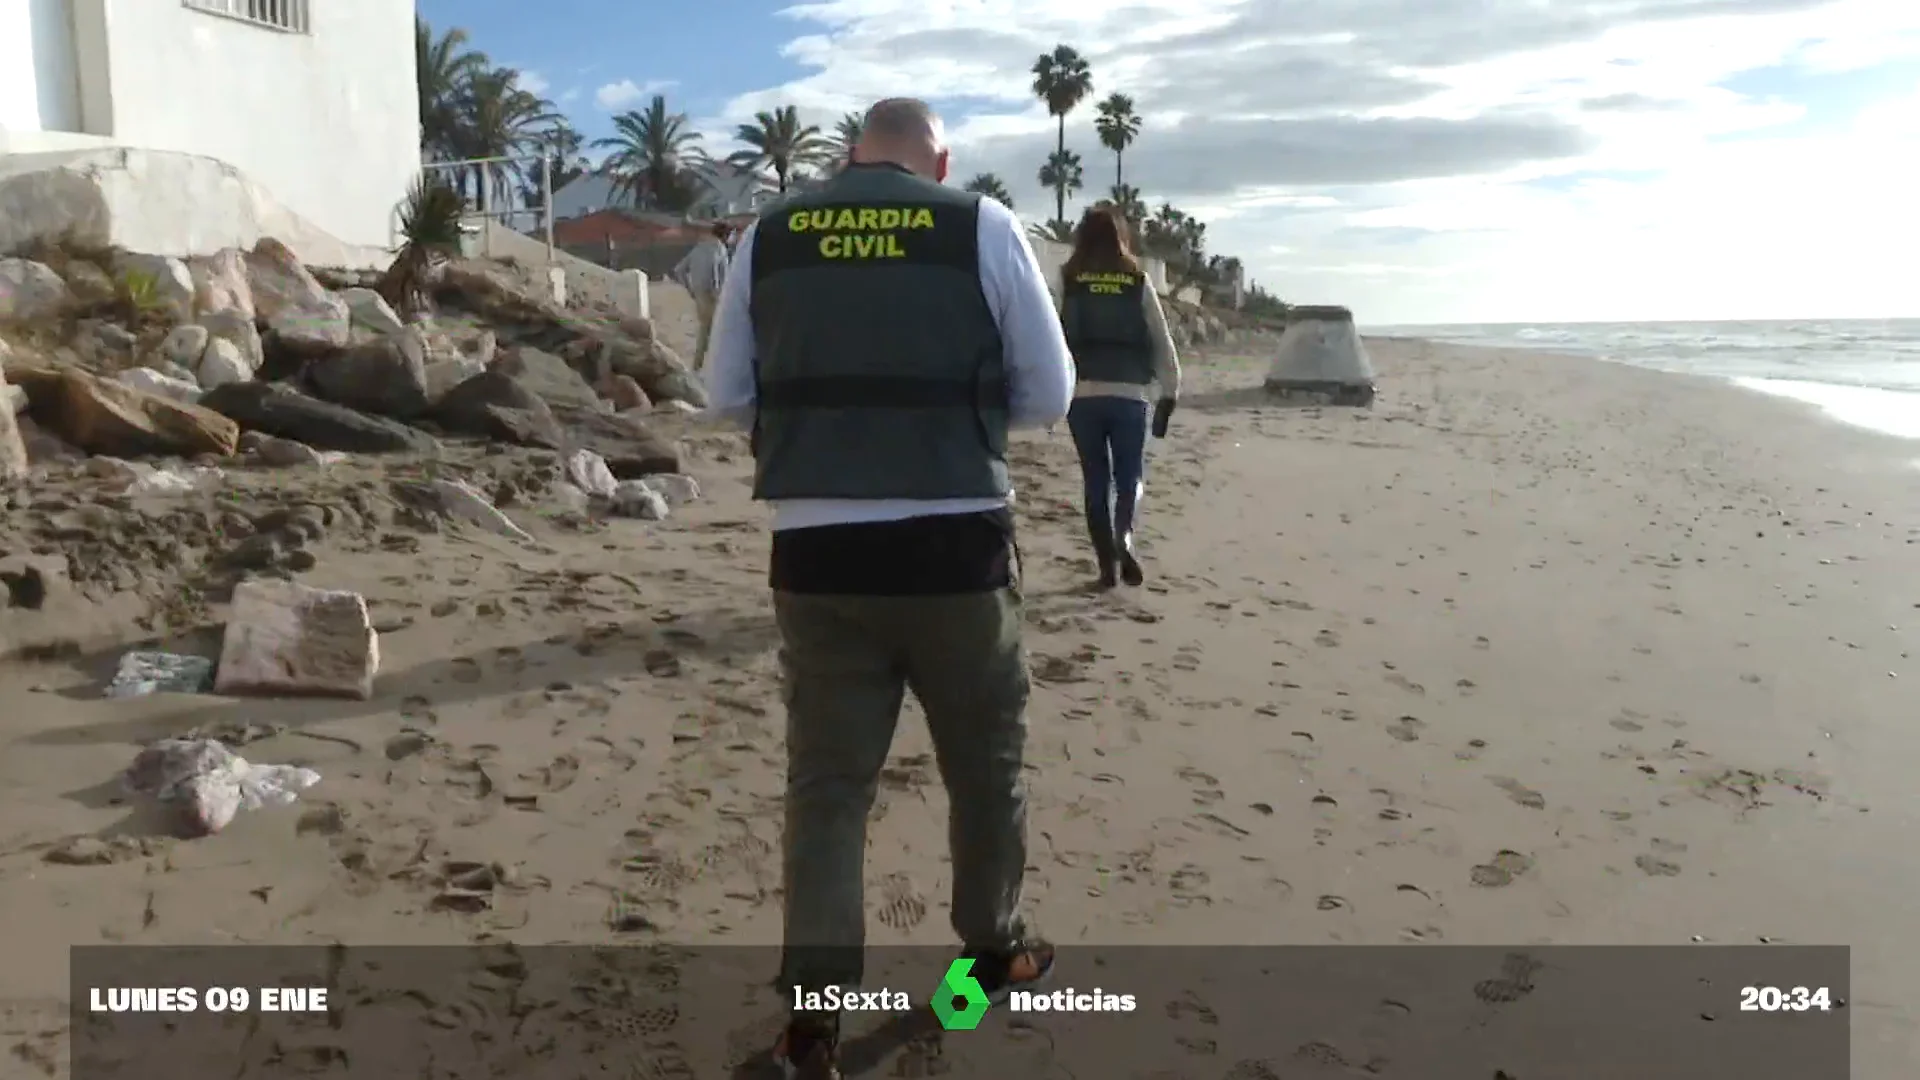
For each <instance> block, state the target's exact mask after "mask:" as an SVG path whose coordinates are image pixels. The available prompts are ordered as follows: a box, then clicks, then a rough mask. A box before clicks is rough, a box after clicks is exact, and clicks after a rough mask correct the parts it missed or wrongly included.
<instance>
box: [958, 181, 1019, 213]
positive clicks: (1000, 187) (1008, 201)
mask: <svg viewBox="0 0 1920 1080" xmlns="http://www.w3.org/2000/svg"><path fill="white" fill-rule="evenodd" d="M965 190H967V191H971V192H973V193H974V194H975V195H985V196H986V197H987V198H989V199H992V200H993V201H994V202H997V203H999V204H1000V205H1001V206H1004V207H1006V208H1007V209H1009V210H1011V209H1013V196H1012V195H1010V194H1008V193H1007V185H1006V184H1005V183H1003V182H1002V181H1001V179H1000V178H999V177H998V176H995V175H994V174H992V173H990V172H983V173H980V174H979V175H977V176H975V177H974V178H973V179H971V180H969V181H967V186H966V188H965Z"/></svg>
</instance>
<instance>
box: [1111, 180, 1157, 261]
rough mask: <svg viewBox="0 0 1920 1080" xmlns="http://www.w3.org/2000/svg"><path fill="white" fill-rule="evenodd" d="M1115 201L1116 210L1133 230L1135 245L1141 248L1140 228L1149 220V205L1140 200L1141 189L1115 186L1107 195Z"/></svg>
mask: <svg viewBox="0 0 1920 1080" xmlns="http://www.w3.org/2000/svg"><path fill="white" fill-rule="evenodd" d="M1107 195H1108V197H1109V198H1111V199H1112V200H1113V206H1114V209H1116V210H1118V211H1120V216H1121V217H1123V218H1126V219H1127V225H1128V226H1129V227H1130V228H1131V229H1132V230H1133V244H1134V247H1135V248H1138V247H1139V246H1140V226H1141V223H1142V222H1144V221H1146V220H1147V204H1146V203H1145V202H1143V201H1141V199H1140V189H1139V188H1137V187H1133V186H1131V185H1128V184H1115V185H1113V189H1112V190H1111V191H1109V192H1108V193H1107Z"/></svg>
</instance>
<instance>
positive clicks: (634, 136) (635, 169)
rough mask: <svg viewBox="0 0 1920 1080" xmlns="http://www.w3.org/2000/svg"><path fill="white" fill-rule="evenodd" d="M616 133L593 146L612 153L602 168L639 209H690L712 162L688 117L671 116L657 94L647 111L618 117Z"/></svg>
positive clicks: (710, 169)
mask: <svg viewBox="0 0 1920 1080" xmlns="http://www.w3.org/2000/svg"><path fill="white" fill-rule="evenodd" d="M613 131H614V133H613V134H612V135H611V136H608V137H607V138H604V139H595V140H594V141H593V145H594V146H596V147H599V148H603V149H607V150H611V151H612V153H611V154H610V155H608V157H607V160H606V161H605V162H604V163H603V164H602V165H601V170H602V171H603V172H604V173H605V174H606V175H607V176H610V177H612V178H613V179H614V182H615V188H616V190H618V191H621V192H624V193H626V194H628V195H631V196H632V197H633V200H634V203H635V204H636V205H639V206H650V207H652V208H654V209H658V210H672V211H680V210H685V209H686V208H687V207H688V206H691V205H692V204H693V201H694V199H695V198H696V197H697V196H698V195H699V193H700V191H701V188H702V187H703V185H704V183H705V182H706V181H707V179H708V177H710V176H711V175H712V170H713V161H712V159H711V158H709V157H708V156H707V152H706V151H705V150H703V149H701V148H700V133H699V132H697V131H694V130H693V128H692V126H691V125H690V124H689V123H688V121H687V114H686V113H670V112H668V111H667V99H666V98H665V97H664V96H662V95H659V94H655V95H654V96H653V101H652V102H650V103H648V105H647V109H646V111H645V112H637V111H633V110H629V111H627V112H624V113H621V114H620V115H619V116H616V117H614V118H613Z"/></svg>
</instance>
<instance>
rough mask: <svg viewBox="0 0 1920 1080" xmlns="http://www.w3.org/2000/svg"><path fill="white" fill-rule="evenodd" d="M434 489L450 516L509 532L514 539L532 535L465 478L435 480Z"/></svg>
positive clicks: (441, 504) (488, 529)
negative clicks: (465, 480)
mask: <svg viewBox="0 0 1920 1080" xmlns="http://www.w3.org/2000/svg"><path fill="white" fill-rule="evenodd" d="M433 490H434V492H435V493H436V494H437V495H439V496H440V506H441V508H442V509H444V510H445V511H446V512H447V513H448V514H449V515H451V516H453V517H456V518H459V519H460V520H462V521H468V522H471V523H473V524H475V525H478V526H479V527H480V528H482V529H485V530H487V531H488V532H490V533H498V534H499V535H501V536H511V537H513V538H514V539H516V540H529V541H530V540H532V539H533V537H532V536H531V535H529V534H528V532H527V531H526V530H525V529H522V528H521V527H520V526H518V525H515V524H514V523H513V519H512V518H509V517H507V515H505V514H503V513H501V512H500V510H499V508H498V507H496V506H494V505H493V503H491V502H489V501H488V500H487V497H486V496H485V495H482V494H480V493H479V492H478V491H476V490H474V489H473V488H472V487H471V486H469V485H468V484H466V483H465V482H464V481H460V480H435V481H433Z"/></svg>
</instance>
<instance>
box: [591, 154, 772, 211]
mask: <svg viewBox="0 0 1920 1080" xmlns="http://www.w3.org/2000/svg"><path fill="white" fill-rule="evenodd" d="M779 194H780V192H779V190H778V189H777V188H775V187H774V185H773V184H772V183H769V182H768V181H767V179H766V178H765V177H764V176H762V175H760V174H758V173H754V172H749V171H747V170H745V169H739V168H735V167H734V166H732V165H728V164H726V163H724V162H721V163H719V164H717V165H716V166H715V167H714V170H713V174H712V176H711V178H710V180H709V185H708V190H707V192H706V193H705V194H704V196H703V197H702V198H701V200H700V202H699V203H697V204H696V205H695V206H694V207H693V208H692V210H691V211H690V213H689V216H690V217H695V218H723V217H736V216H738V215H740V214H751V213H754V212H755V211H757V210H759V209H761V208H762V207H764V206H766V205H767V204H768V203H769V202H771V201H772V200H773V199H774V198H775V197H777V196H778V195H779ZM615 208H618V209H623V210H630V209H632V208H633V196H632V194H631V193H630V192H627V191H621V190H617V189H616V185H615V183H614V181H613V179H612V178H611V177H608V176H604V175H601V174H599V173H588V174H586V175H585V176H582V177H580V178H579V179H577V180H575V181H573V182H572V183H570V184H568V185H566V186H565V187H562V188H561V189H560V190H558V191H556V192H554V193H553V217H554V220H555V221H564V220H565V219H567V218H576V217H584V216H586V215H587V214H591V213H593V212H595V211H597V210H607V209H615Z"/></svg>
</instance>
